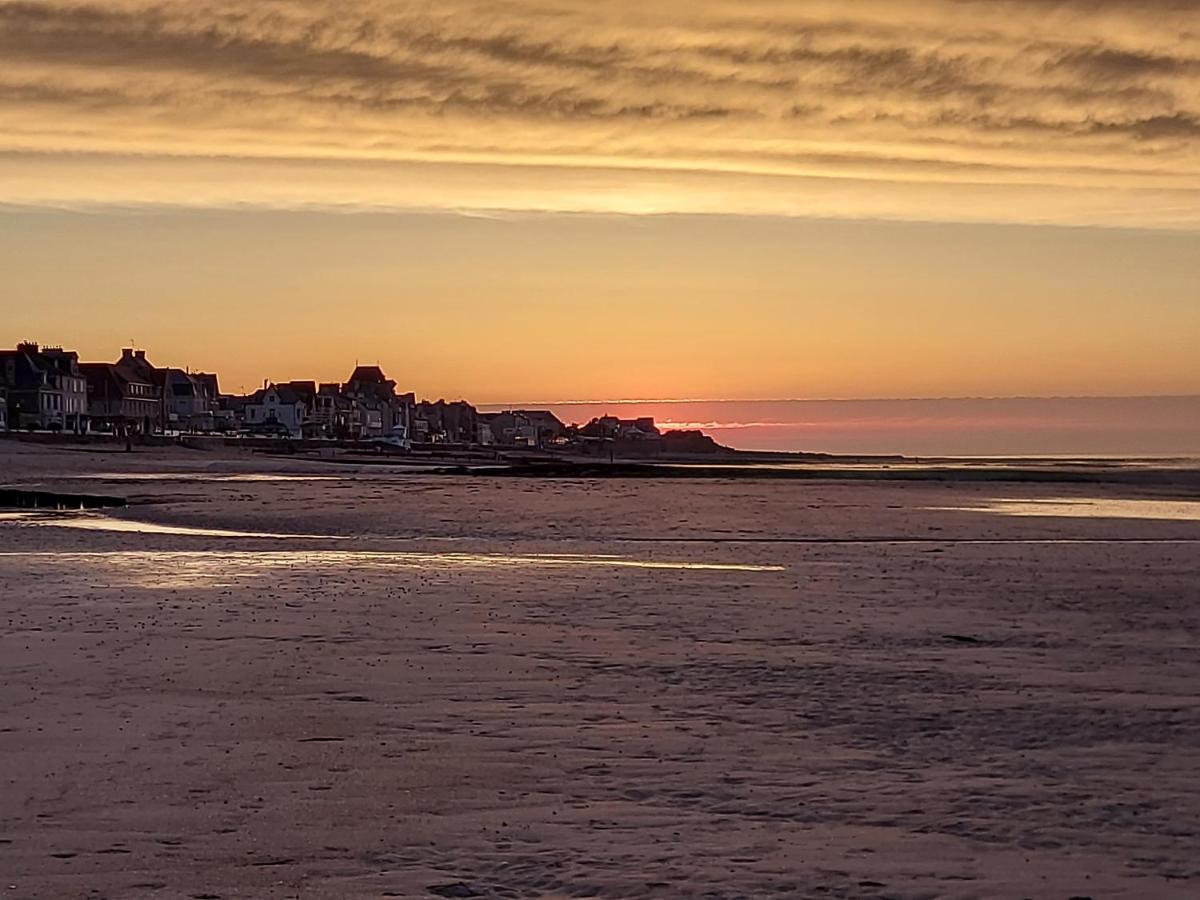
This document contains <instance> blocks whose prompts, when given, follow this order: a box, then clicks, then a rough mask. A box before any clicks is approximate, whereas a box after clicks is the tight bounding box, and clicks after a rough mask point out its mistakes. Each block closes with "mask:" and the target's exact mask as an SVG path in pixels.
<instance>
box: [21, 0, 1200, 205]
mask: <svg viewBox="0 0 1200 900" xmlns="http://www.w3.org/2000/svg"><path fill="white" fill-rule="evenodd" d="M642 6H643V7H644V8H639V7H635V6H633V5H631V4H626V3H618V2H595V0H587V2H584V0H507V2H486V3H485V2H477V0H441V2H439V3H436V4H430V3H392V2H382V0H378V2H372V0H366V2H344V0H337V2H335V0H267V2H260V3H255V4H252V5H247V4H242V3H235V2H233V0H189V2H156V3H146V2H137V0H108V2H80V0H77V2H73V3H59V2H54V0H50V2H42V3H31V2H3V0H0V57H3V58H4V59H5V61H6V62H5V66H4V68H3V70H2V71H0V116H2V117H3V119H4V120H5V122H6V124H7V127H6V129H5V131H4V133H3V134H0V152H7V153H8V154H10V155H9V157H8V162H7V163H6V165H18V164H19V165H20V166H22V167H23V171H22V172H21V173H20V175H21V178H20V179H19V180H20V181H21V182H23V183H25V186H24V187H23V188H21V189H20V190H19V191H14V190H13V189H12V188H11V187H10V185H11V183H12V182H13V181H14V180H18V179H16V178H15V177H14V178H10V179H8V180H4V179H0V188H3V190H4V191H5V192H6V193H0V202H10V203H38V202H45V203H54V204H61V203H77V204H81V205H87V204H89V203H113V202H117V203H120V202H124V203H140V202H164V203H179V202H184V203H186V202H187V198H186V196H184V195H185V194H186V193H187V192H188V189H189V187H188V186H189V185H190V186H192V187H194V185H195V181H196V179H197V178H201V177H202V176H203V177H206V176H204V173H205V172H211V170H212V169H213V167H214V166H219V165H220V164H221V163H228V164H230V165H234V166H235V167H239V171H240V170H241V168H240V167H244V166H247V165H251V164H253V166H254V168H255V171H256V175H255V177H253V178H246V179H245V180H244V181H239V189H241V190H243V191H244V194H242V195H241V196H240V197H239V198H229V197H225V196H222V192H221V191H208V192H203V193H202V196H201V197H200V198H199V199H198V202H205V203H229V202H233V201H234V200H240V202H243V203H249V204H265V205H279V204H282V205H285V206H286V205H306V204H308V205H313V204H315V205H327V204H329V203H334V205H339V204H338V203H337V201H338V191H339V190H342V191H343V195H342V196H341V205H345V206H351V207H354V206H358V205H367V206H376V205H377V206H394V205H399V206H408V205H411V204H410V203H406V202H405V200H404V198H403V197H402V196H397V192H396V191H392V190H388V189H386V188H384V189H382V190H379V191H378V192H377V195H376V196H377V199H376V200H375V201H374V202H373V201H372V200H371V196H370V194H371V192H370V185H369V184H360V185H356V186H355V187H354V189H352V190H351V189H347V188H346V182H347V181H348V180H351V179H352V173H353V172H354V171H356V170H358V169H362V170H366V169H370V171H371V177H372V178H377V177H383V178H385V179H395V180H396V181H397V182H399V183H407V182H409V181H411V180H412V178H413V177H414V172H416V171H417V170H415V169H414V168H413V167H414V166H422V165H424V166H426V167H429V166H434V167H438V168H439V171H441V170H448V169H452V168H453V167H454V166H462V165H474V166H485V167H490V169H492V170H494V171H495V177H496V178H497V179H499V181H498V183H495V184H489V183H488V181H487V179H484V178H478V177H475V176H477V175H478V174H479V173H478V171H476V172H475V173H474V175H469V176H467V177H458V178H453V177H451V178H448V179H447V181H446V188H447V190H446V194H447V195H448V199H447V201H446V202H445V204H444V205H447V206H450V205H453V206H456V207H457V206H463V207H469V208H477V209H482V208H488V207H489V204H493V203H496V202H503V203H506V204H512V206H511V208H516V209H541V208H545V209H559V208H563V207H568V208H572V209H573V208H577V207H578V208H582V209H584V210H601V211H625V212H645V211H673V210H679V211H696V210H700V211H718V212H719V211H727V212H732V213H738V214H754V213H757V212H764V213H772V214H776V213H782V214H788V215H802V214H806V213H809V214H820V215H845V216H885V217H900V218H915V219H928V218H946V217H951V218H967V219H975V218H978V219H984V220H1000V221H1009V220H1018V221H1048V222H1067V223H1081V224H1108V225H1130V226H1140V227H1187V228H1193V227H1198V226H1200V212H1196V210H1200V202H1197V201H1198V200H1200V150H1198V149H1197V141H1196V137H1197V130H1198V123H1200V29H1198V28H1197V27H1196V25H1195V22H1194V8H1193V6H1192V4H1191V3H1190V2H1175V0H1154V2H1142V3H1138V4H1131V3H1122V2H1116V0H1054V2H1051V0H989V2H987V3H983V2H977V0H887V2H882V0H861V2H857V3H854V4H845V3H832V2H825V0H805V2H800V3H788V4H784V3H779V2H767V0H741V2H733V0H699V2H687V3H684V2H682V0H661V2H658V3H654V4H643V5H642ZM13 154H17V155H13ZM138 159H142V160H145V161H146V165H147V167H148V169H147V171H151V172H153V178H150V179H143V180H142V182H139V179H138V178H137V177H136V167H135V166H133V165H132V163H131V161H134V160H138ZM111 160H119V161H120V162H119V164H116V163H114V164H113V165H111V166H109V167H108V168H105V166H106V161H111ZM304 163H321V164H322V165H321V166H317V167H313V168H312V169H311V170H310V174H309V177H308V178H307V179H305V181H304V182H302V183H297V182H295V181H292V180H291V174H290V173H291V171H292V170H291V168H290V167H291V166H293V165H295V164H304ZM323 167H324V168H323ZM168 169H170V170H173V171H174V172H175V173H176V177H175V180H174V182H173V181H172V176H171V175H170V173H169V172H168V171H167V170H168ZM101 170H104V172H103V173H101ZM549 170H555V171H554V173H553V174H547V172H548V171H549ZM596 172H603V173H605V174H604V175H602V176H599V177H597V176H596V174H595V173H596ZM51 173H53V176H52V175H51ZM381 173H383V174H382V175H381ZM622 173H638V174H635V175H634V174H631V175H628V176H627V177H624V178H622V177H620V176H621V174H622ZM644 173H657V174H656V175H655V177H653V178H649V177H648V176H646V175H645V174H644ZM680 173H683V174H680ZM422 174H423V175H427V174H428V168H426V169H425V170H422ZM101 175H103V177H101ZM572 176H574V177H572ZM698 176H704V177H702V178H701V177H698ZM51 177H53V178H54V179H56V181H54V182H53V183H52V182H51V181H50V179H51ZM439 177H441V176H439ZM755 178H760V179H770V180H771V186H770V190H752V189H747V187H746V184H747V182H748V181H753V180H754V179H755ZM30 179H32V180H33V183H32V184H30V183H28V182H29V180H30ZM64 179H65V182H64ZM123 179H125V180H124V182H123V181H122V180H123ZM467 182H473V183H475V194H474V196H472V191H471V190H468V189H467V188H465V187H464V185H465V184H466V183H467ZM648 182H651V183H648ZM122 184H124V188H122ZM255 184H257V185H259V186H258V187H255V186H254V185H255ZM39 186H40V187H41V189H42V190H41V196H40V198H39ZM838 187H841V188H842V189H844V201H843V203H842V205H841V207H840V208H839V207H838V205H837V204H836V203H831V202H829V200H830V198H829V196H828V195H829V193H830V191H831V190H836V189H837V188H838ZM148 188H152V189H148ZM72 190H73V192H74V195H73V196H71V194H72ZM647 190H649V195H650V198H651V201H650V202H647V195H646V193H645V192H646V191H647ZM1086 190H1091V191H1105V192H1107V193H1106V195H1105V196H1104V197H1103V200H1102V201H1101V199H1100V198H1093V200H1092V201H1090V202H1083V201H1082V200H1081V197H1080V196H1079V194H1078V192H1079V191H1086ZM697 192H698V193H697ZM771 192H783V196H780V197H776V198H775V199H774V200H772V199H771V198H770V197H769V194H770V193H771ZM689 194H690V195H691V196H689ZM1034 194H1036V195H1037V198H1036V199H1035V197H1034V196H1033V195H1034ZM764 195H768V196H764ZM522 198H524V199H522ZM435 205H436V204H435ZM956 207H958V208H959V211H958V212H957V214H956V213H955V212H954V210H955V208H956ZM505 208H509V207H505Z"/></svg>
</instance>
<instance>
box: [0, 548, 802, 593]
mask: <svg viewBox="0 0 1200 900" xmlns="http://www.w3.org/2000/svg"><path fill="white" fill-rule="evenodd" d="M0 559H34V560H42V559H46V560H51V559H52V560H53V561H54V563H55V564H56V566H61V565H64V564H66V565H77V566H79V567H80V568H81V569H85V570H93V571H94V570H97V569H100V570H102V571H103V572H104V574H105V576H112V575H115V576H117V577H120V578H122V579H124V580H125V581H126V582H127V583H129V584H133V585H137V586H139V587H154V588H167V587H219V586H223V585H230V584H234V583H236V582H237V581H238V580H240V579H244V578H260V577H263V576H266V575H278V574H287V573H289V572H291V573H296V574H300V573H307V572H312V571H319V570H326V569H339V570H343V571H347V572H348V571H351V570H352V571H354V572H357V573H361V572H363V571H370V572H389V571H396V570H405V569H425V570H430V569H435V570H453V569H529V568H575V567H599V568H614V569H657V570H664V571H702V572H783V571H785V567H784V566H778V565H761V566H760V565H748V564H739V563H697V562H680V561H657V560H648V559H629V558H626V557H619V556H608V555H600V556H588V555H585V554H554V553H528V554H518V555H509V554H500V553H420V552H409V551H403V552H391V551H367V550H363V551H340V550H312V551H308V550H293V551H278V552H275V551H266V552H255V551H178V550H141V551H137V550H114V551H88V552H75V551H65V552H61V553H60V552H54V551H32V552H28V553H26V552H21V551H11V552H0Z"/></svg>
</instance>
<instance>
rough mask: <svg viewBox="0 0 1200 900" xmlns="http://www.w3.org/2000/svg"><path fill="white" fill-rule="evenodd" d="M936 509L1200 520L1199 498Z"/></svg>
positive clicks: (1060, 500) (1005, 501)
mask: <svg viewBox="0 0 1200 900" xmlns="http://www.w3.org/2000/svg"><path fill="white" fill-rule="evenodd" d="M927 509H931V510H935V511H939V512H983V513H995V514H997V515H1002V516H1047V517H1055V518H1067V519H1157V520H1160V521H1169V522H1198V521H1200V500H1153V499H1141V500H1124V499H1109V498H1099V497H1046V498H1044V499H1042V498H1039V499H1024V500H1018V499H1009V498H996V499H994V500H988V501H986V502H985V503H984V504H983V505H981V506H931V507H927Z"/></svg>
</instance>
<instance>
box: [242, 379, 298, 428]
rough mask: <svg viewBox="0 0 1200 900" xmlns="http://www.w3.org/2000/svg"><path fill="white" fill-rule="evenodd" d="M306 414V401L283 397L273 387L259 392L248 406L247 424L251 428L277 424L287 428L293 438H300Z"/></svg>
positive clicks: (246, 413)
mask: <svg viewBox="0 0 1200 900" xmlns="http://www.w3.org/2000/svg"><path fill="white" fill-rule="evenodd" d="M304 413H305V407H304V401H302V400H296V399H292V398H287V397H283V396H281V395H280V392H279V390H278V389H277V388H276V387H275V386H274V385H271V386H270V387H268V388H265V389H264V390H261V391H259V392H258V394H256V395H255V397H254V399H253V400H251V401H250V402H249V403H247V404H246V412H245V423H246V425H247V427H250V428H254V427H255V426H260V425H271V424H277V425H279V426H282V427H283V428H286V429H287V431H288V434H290V435H291V436H292V437H300V435H301V426H302V425H303V423H304Z"/></svg>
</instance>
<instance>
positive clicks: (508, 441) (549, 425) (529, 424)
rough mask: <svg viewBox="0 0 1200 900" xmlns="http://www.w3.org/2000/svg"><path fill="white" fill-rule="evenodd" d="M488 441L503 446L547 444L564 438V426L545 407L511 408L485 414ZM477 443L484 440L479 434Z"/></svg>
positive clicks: (565, 431)
mask: <svg viewBox="0 0 1200 900" xmlns="http://www.w3.org/2000/svg"><path fill="white" fill-rule="evenodd" d="M486 424H487V426H488V430H489V432H490V433H491V434H490V436H491V443H494V444H497V445H500V446H505V447H549V446H551V445H553V444H557V443H560V442H562V441H563V440H564V439H565V438H566V434H567V426H566V425H564V424H563V422H562V421H560V420H559V418H558V416H556V415H554V413H552V412H550V411H549V410H544V409H511V410H505V411H504V412H498V413H489V414H486ZM480 443H484V441H483V440H482V437H481V439H480Z"/></svg>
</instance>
